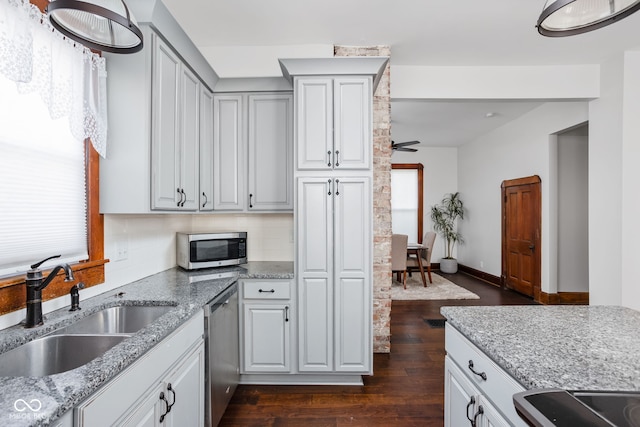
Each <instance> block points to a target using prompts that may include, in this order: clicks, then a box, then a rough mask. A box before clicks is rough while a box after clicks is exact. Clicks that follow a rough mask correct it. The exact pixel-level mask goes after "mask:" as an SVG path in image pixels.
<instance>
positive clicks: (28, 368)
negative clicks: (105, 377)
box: [0, 335, 128, 377]
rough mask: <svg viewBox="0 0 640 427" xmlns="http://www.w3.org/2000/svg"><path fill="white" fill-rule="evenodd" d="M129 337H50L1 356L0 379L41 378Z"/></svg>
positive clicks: (58, 371)
mask: <svg viewBox="0 0 640 427" xmlns="http://www.w3.org/2000/svg"><path fill="white" fill-rule="evenodd" d="M127 337H128V335H51V336H47V337H43V338H38V339H36V340H33V341H31V342H28V343H26V344H23V345H21V346H20V347H17V348H14V349H13V350H10V351H8V352H6V353H3V354H0V376H2V377H24V376H26V377H44V376H47V375H53V374H59V373H60V372H65V371H70V370H71V369H75V368H78V367H80V366H82V365H84V364H86V363H89V362H90V361H92V360H93V359H95V358H96V357H98V356H101V355H102V354H104V353H105V352H106V351H107V350H109V349H110V348H111V347H113V346H115V345H117V344H119V343H120V342H121V341H122V340H124V339H125V338H127Z"/></svg>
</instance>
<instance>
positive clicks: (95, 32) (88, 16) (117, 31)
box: [47, 0, 142, 53]
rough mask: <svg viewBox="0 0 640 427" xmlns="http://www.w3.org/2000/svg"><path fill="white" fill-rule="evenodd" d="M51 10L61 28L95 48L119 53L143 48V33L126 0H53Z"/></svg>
mask: <svg viewBox="0 0 640 427" xmlns="http://www.w3.org/2000/svg"><path fill="white" fill-rule="evenodd" d="M47 13H48V14H49V20H50V21H51V24H52V25H53V26H54V27H55V28H56V29H57V30H58V31H60V32H61V33H62V34H64V35H65V36H67V37H69V38H71V39H73V40H76V41H78V42H80V43H82V44H83V45H85V46H87V47H90V48H92V49H97V50H101V51H106V52H115V53H134V52H138V51H139V50H140V49H142V32H141V31H140V28H138V23H137V22H136V20H135V18H134V17H133V15H131V12H130V11H129V8H128V7H127V5H126V4H125V3H124V1H123V0H92V1H91V2H88V1H77V0H52V1H51V2H50V3H49V6H47Z"/></svg>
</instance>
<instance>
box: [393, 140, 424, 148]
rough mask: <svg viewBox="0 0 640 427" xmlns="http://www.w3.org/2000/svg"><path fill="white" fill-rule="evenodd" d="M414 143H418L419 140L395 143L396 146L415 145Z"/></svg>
mask: <svg viewBox="0 0 640 427" xmlns="http://www.w3.org/2000/svg"><path fill="white" fill-rule="evenodd" d="M415 144H420V141H406V142H398V143H396V147H404V146H405V145H415Z"/></svg>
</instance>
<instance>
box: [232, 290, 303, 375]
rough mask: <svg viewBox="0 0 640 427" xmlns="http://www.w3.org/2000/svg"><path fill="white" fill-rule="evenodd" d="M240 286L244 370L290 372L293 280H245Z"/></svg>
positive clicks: (242, 363)
mask: <svg viewBox="0 0 640 427" xmlns="http://www.w3.org/2000/svg"><path fill="white" fill-rule="evenodd" d="M240 289H241V290H240V292H241V297H240V306H241V308H240V310H241V317H240V331H241V341H240V349H241V350H240V354H241V364H240V365H241V373H243V374H250V373H290V372H291V370H292V367H291V331H292V329H293V328H294V326H293V325H292V324H293V316H292V314H293V313H292V310H291V308H292V307H291V281H290V280H266V279H265V280H257V279H256V280H243V281H242V282H241V283H240ZM294 330H295V329H294Z"/></svg>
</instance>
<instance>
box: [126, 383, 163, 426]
mask: <svg viewBox="0 0 640 427" xmlns="http://www.w3.org/2000/svg"><path fill="white" fill-rule="evenodd" d="M160 393H163V394H164V387H163V384H157V385H156V386H155V387H153V388H152V389H151V390H150V391H149V392H148V393H147V395H146V397H145V398H144V399H143V400H142V401H141V402H140V403H139V404H138V405H136V406H134V407H133V408H132V409H131V412H130V413H128V414H127V416H126V418H125V419H123V420H119V421H117V423H116V425H120V426H123V427H155V426H158V425H160V417H161V416H162V414H163V413H164V412H165V411H166V405H165V403H164V402H163V401H162V400H160Z"/></svg>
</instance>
